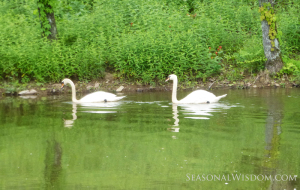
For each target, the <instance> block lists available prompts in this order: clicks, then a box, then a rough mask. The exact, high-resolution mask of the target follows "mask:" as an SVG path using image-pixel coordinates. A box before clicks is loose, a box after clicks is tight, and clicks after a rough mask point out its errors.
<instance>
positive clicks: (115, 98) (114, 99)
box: [107, 96, 126, 102]
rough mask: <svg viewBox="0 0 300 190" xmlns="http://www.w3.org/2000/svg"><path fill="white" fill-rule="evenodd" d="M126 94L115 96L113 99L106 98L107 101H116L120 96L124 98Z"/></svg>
mask: <svg viewBox="0 0 300 190" xmlns="http://www.w3.org/2000/svg"><path fill="white" fill-rule="evenodd" d="M125 97H126V96H116V97H114V98H113V99H107V101H108V102H114V101H118V100H121V99H122V98H125Z"/></svg>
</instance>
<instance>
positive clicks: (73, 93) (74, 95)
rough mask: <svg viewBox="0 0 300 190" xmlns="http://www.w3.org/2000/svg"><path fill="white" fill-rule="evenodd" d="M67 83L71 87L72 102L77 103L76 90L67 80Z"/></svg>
mask: <svg viewBox="0 0 300 190" xmlns="http://www.w3.org/2000/svg"><path fill="white" fill-rule="evenodd" d="M67 83H69V84H70V85H71V88H72V102H79V101H78V100H77V99H76V89H75V85H74V83H73V82H72V81H71V80H68V81H67Z"/></svg>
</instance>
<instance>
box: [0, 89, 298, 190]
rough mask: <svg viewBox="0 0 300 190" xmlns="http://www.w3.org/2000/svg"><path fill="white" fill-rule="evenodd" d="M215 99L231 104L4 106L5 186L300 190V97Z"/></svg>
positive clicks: (159, 97) (251, 94) (0, 157)
mask: <svg viewBox="0 0 300 190" xmlns="http://www.w3.org/2000/svg"><path fill="white" fill-rule="evenodd" d="M187 93H188V92H180V93H179V94H178V96H179V97H178V98H179V99H180V98H181V97H184V96H185V95H186V94H187ZM214 93H215V94H216V95H220V94H224V93H227V94H228V95H227V97H226V98H224V99H222V100H221V101H220V103H217V104H204V105H172V104H171V94H170V92H163V93H162V92H155V93H154V92H153V93H132V94H127V97H126V98H125V99H124V100H122V101H120V102H115V103H98V104H73V103H71V102H70V97H69V96H67V97H62V96H59V97H55V96H51V97H43V98H40V97H37V98H34V97H32V98H27V99H23V98H21V97H17V98H14V97H6V98H2V99H0V127H1V128H0V129H1V130H0V135H1V138H0V168H1V170H0V176H1V178H0V187H1V188H2V189H299V188H300V187H299V182H298V181H299V180H300V179H299V177H294V175H297V176H300V175H299V173H300V172H299V171H300V168H299V167H300V162H299V160H300V154H299V144H300V143H299V140H300V119H299V118H300V110H299V105H300V90H299V89H251V90H218V91H214ZM251 174H252V178H251ZM198 175H199V176H198ZM232 175H234V176H235V175H238V176H241V177H240V179H239V180H237V179H235V180H234V179H233V177H232ZM265 175H266V176H270V175H271V176H272V177H273V178H274V177H275V176H276V175H277V179H278V180H274V181H270V180H266V179H263V180H262V178H263V176H265ZM285 175H286V176H287V177H289V176H292V177H293V178H292V179H286V176H285ZM203 176H204V178H203ZM247 177H248V180H247ZM257 177H258V178H257Z"/></svg>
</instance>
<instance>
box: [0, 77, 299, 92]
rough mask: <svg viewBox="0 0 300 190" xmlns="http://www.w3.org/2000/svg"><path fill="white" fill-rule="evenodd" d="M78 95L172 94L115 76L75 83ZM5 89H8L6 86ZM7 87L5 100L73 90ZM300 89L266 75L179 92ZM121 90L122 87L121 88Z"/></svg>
mask: <svg viewBox="0 0 300 190" xmlns="http://www.w3.org/2000/svg"><path fill="white" fill-rule="evenodd" d="M74 84H75V86H76V92H77V93H83V94H87V93H92V92H95V91H107V92H115V93H116V92H117V93H118V92H121V93H123V92H155V91H171V90H172V82H166V83H165V82H164V81H163V82H161V83H160V84H156V85H149V84H148V85H144V84H138V83H134V82H120V81H119V80H118V79H114V78H113V75H112V74H110V73H107V74H106V76H105V78H103V79H98V80H94V81H90V82H88V83H85V82H80V81H74ZM5 85H6V86H5ZM5 85H4V86H5V87H2V86H1V87H0V93H1V94H2V96H18V95H19V93H20V92H22V91H27V92H28V91H30V90H34V91H30V92H29V93H27V94H26V93H24V94H22V95H33V94H35V95H42V96H45V95H48V96H50V95H59V94H67V93H71V87H70V86H68V85H67V86H65V87H64V88H63V89H61V84H60V83H46V84H40V83H28V84H26V86H24V85H23V86H21V87H15V88H14V87H10V86H9V84H5ZM121 86H123V87H124V88H123V89H122V90H121V91H117V90H118V88H120V87H121ZM297 87H300V85H298V84H296V83H294V82H290V81H289V80H288V78H287V76H285V77H282V78H279V79H271V78H270V77H269V76H264V75H263V74H261V75H258V76H257V77H255V78H254V77H245V78H244V79H243V80H238V81H234V82H230V81H227V80H222V81H221V80H218V79H216V78H210V79H209V80H208V81H207V82H202V81H188V82H179V84H178V90H197V89H202V90H211V89H249V88H297ZM121 88H122V87H121Z"/></svg>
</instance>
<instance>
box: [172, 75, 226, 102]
mask: <svg viewBox="0 0 300 190" xmlns="http://www.w3.org/2000/svg"><path fill="white" fill-rule="evenodd" d="M168 80H173V89H172V102H173V103H175V104H178V103H184V104H201V103H213V102H218V101H219V100H220V99H221V98H224V97H225V96H226V95H227V94H224V95H222V96H218V97H217V96H215V95H214V94H213V93H210V92H207V91H205V90H196V91H194V92H192V93H190V94H189V95H187V96H186V97H185V98H183V99H182V100H179V101H178V100H177V83H178V81H177V76H176V75H169V76H168V78H167V79H166V81H168Z"/></svg>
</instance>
